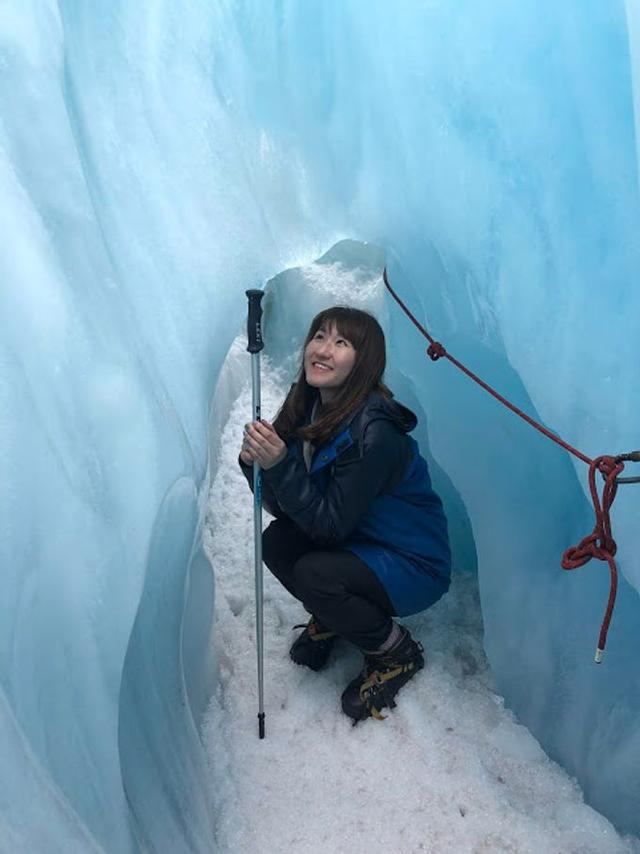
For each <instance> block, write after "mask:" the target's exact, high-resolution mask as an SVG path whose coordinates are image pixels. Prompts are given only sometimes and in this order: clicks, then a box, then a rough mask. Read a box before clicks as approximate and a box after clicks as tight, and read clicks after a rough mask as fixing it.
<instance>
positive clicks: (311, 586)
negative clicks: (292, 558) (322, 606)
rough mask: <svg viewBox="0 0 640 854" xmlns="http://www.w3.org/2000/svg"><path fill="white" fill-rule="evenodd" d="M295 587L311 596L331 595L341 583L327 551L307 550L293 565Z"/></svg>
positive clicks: (337, 590)
mask: <svg viewBox="0 0 640 854" xmlns="http://www.w3.org/2000/svg"><path fill="white" fill-rule="evenodd" d="M293 577H294V579H295V584H296V588H297V589H298V590H299V591H300V592H301V593H303V592H304V593H307V594H309V595H311V596H331V595H332V594H336V593H338V592H339V590H340V587H341V584H340V580H339V578H336V572H335V567H333V565H332V561H331V558H330V557H329V555H328V553H327V552H321V551H316V552H307V554H305V555H303V556H302V557H301V558H299V559H298V560H297V561H296V563H295V564H294V567H293Z"/></svg>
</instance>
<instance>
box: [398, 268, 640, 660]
mask: <svg viewBox="0 0 640 854" xmlns="http://www.w3.org/2000/svg"><path fill="white" fill-rule="evenodd" d="M382 277H383V279H384V283H385V285H386V287H387V290H388V291H389V293H390V294H391V296H392V297H393V298H394V300H395V301H396V302H397V303H398V305H399V306H400V308H401V309H402V310H403V311H404V313H405V314H406V315H407V317H408V318H409V320H410V321H411V322H412V323H413V324H414V326H416V328H417V329H418V330H419V331H420V333H421V334H422V335H424V337H425V338H426V339H427V340H428V341H429V347H428V348H427V355H428V356H429V358H430V359H431V360H432V361H433V362H436V361H437V360H438V359H441V358H445V359H448V360H449V361H450V362H451V363H452V364H453V365H455V366H456V368H459V369H460V370H461V371H462V372H463V373H465V374H466V375H467V376H468V377H470V378H471V379H472V380H473V381H474V382H476V383H477V384H478V385H479V386H481V388H483V389H484V390H485V391H487V392H489V394H491V395H493V397H495V398H496V400H499V401H500V403H502V404H503V405H504V406H506V407H507V409H510V410H511V411H512V412H514V413H515V414H516V415H519V416H520V418H522V419H524V420H525V421H526V422H527V423H528V424H530V425H531V426H532V427H534V428H535V429H536V430H538V431H539V432H540V433H542V434H543V435H545V436H546V437H547V438H548V439H551V441H552V442H555V443H556V445H560V447H562V448H564V449H565V450H566V451H569V453H570V454H573V455H574V456H575V457H577V458H578V459H579V460H582V462H583V463H586V464H587V465H588V466H589V488H590V490H591V499H592V501H593V508H594V511H595V517H596V523H595V527H594V529H593V531H592V532H591V534H589V535H588V536H587V537H584V539H582V540H581V541H580V542H579V543H578V545H577V546H573V547H572V548H569V549H567V550H566V551H565V553H564V555H563V556H562V568H563V569H567V570H571V569H578V567H581V566H584V564H585V563H588V561H590V560H591V558H596V559H597V560H602V561H606V562H607V563H608V564H609V578H610V586H609V599H608V601H607V607H606V610H605V614H604V618H603V620H602V625H601V626H600V634H599V636H598V647H597V649H596V656H595V660H596V662H597V663H598V664H599V663H600V662H601V661H602V653H603V652H604V648H605V645H606V642H607V633H608V631H609V624H610V622H611V617H612V614H613V608H614V605H615V601H616V593H617V590H618V569H617V566H616V562H615V560H614V556H615V553H616V550H617V546H616V542H615V540H614V539H613V536H612V534H611V519H610V516H609V511H610V509H611V505H612V504H613V501H614V499H615V497H616V492H617V489H618V484H617V482H616V478H617V477H618V475H619V474H620V472H622V471H623V469H624V463H623V462H622V459H623V458H624V459H633V460H635V461H636V462H640V454H639V453H638V452H635V453H634V454H627V455H620V456H618V457H611V456H601V457H597V459H595V460H592V459H591V458H590V457H588V456H587V455H586V454H583V453H581V451H579V450H578V449H577V448H574V447H573V446H572V445H570V444H569V443H568V442H565V441H564V440H563V439H561V438H560V437H559V436H556V435H555V434H554V433H552V432H551V431H550V430H548V429H547V428H546V427H544V426H543V425H542V424H540V423H539V422H538V421H536V420H535V419H533V418H531V417H530V416H529V415H527V414H526V412H523V411H522V410H521V409H519V408H518V407H517V406H515V405H514V404H513V403H511V402H510V401H509V400H507V399H506V398H505V397H503V396H502V395H501V394H499V393H498V392H497V391H496V390H495V389H494V388H492V387H491V386H490V385H488V384H487V383H486V382H484V380H482V379H480V377H479V376H477V375H476V374H474V373H473V371H470V370H469V369H468V368H467V367H465V365H463V364H462V362H459V361H458V360H457V359H456V358H454V357H453V356H452V355H451V354H450V353H447V351H446V349H445V348H444V346H443V345H442V344H441V343H440V342H439V341H436V340H435V339H434V338H433V337H432V336H431V335H430V334H429V333H428V332H427V330H426V329H425V328H424V326H422V324H421V323H419V322H418V321H417V320H416V318H415V317H414V316H413V314H412V313H411V312H410V311H409V309H408V308H407V306H406V305H405V304H404V303H403V302H402V300H401V299H400V297H399V296H398V295H397V293H396V292H395V291H394V290H393V288H392V287H391V285H390V284H389V278H388V276H387V269H386V267H385V269H384V271H383V274H382ZM596 471H599V472H600V473H601V474H602V476H603V478H604V481H605V484H604V487H603V490H602V503H601V502H600V498H599V496H598V490H597V488H596Z"/></svg>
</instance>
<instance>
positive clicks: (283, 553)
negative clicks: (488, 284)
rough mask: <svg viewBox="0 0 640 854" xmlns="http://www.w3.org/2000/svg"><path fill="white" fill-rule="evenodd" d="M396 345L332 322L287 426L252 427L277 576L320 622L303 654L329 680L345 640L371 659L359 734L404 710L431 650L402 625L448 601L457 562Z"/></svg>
mask: <svg viewBox="0 0 640 854" xmlns="http://www.w3.org/2000/svg"><path fill="white" fill-rule="evenodd" d="M385 365H386V350H385V340H384V333H383V331H382V329H381V327H380V325H379V323H378V322H377V320H376V319H375V318H374V317H373V316H372V315H371V314H368V313H367V312H364V311H360V310H358V309H354V308H347V307H342V306H338V307H334V308H329V309H326V310H325V311H323V312H320V314H318V315H317V316H316V317H315V318H314V320H313V321H312V323H311V327H310V329H309V332H308V334H307V337H306V340H305V343H304V347H303V352H302V363H301V366H300V370H299V376H298V380H297V382H296V383H294V384H293V386H292V387H291V390H290V392H289V394H288V395H287V398H286V400H285V401H284V403H283V405H282V408H281V409H280V412H279V413H278V416H277V418H276V419H275V422H274V424H273V425H272V424H269V423H268V422H264V421H259V422H254V423H253V424H248V425H246V427H245V434H244V438H243V443H242V450H241V452H240V465H241V467H242V469H243V471H244V473H245V475H246V477H247V480H248V482H249V485H250V486H252V485H253V474H252V466H253V463H254V462H257V463H258V464H259V465H260V466H261V467H262V468H263V469H264V477H263V501H264V504H265V506H266V508H267V509H268V510H269V512H270V513H271V514H272V515H273V516H275V517H276V518H275V521H274V522H272V523H271V525H270V526H269V527H268V528H267V530H266V531H265V532H264V534H263V558H264V562H265V563H266V564H267V566H268V567H269V569H270V570H271V572H272V573H273V574H274V575H275V576H276V578H277V579H278V580H279V581H280V582H281V583H282V584H283V586H284V587H285V588H286V589H287V590H288V591H289V592H290V593H291V594H292V595H293V596H295V597H296V598H297V599H298V600H299V601H300V602H302V604H303V605H304V607H305V609H306V610H307V611H308V612H309V614H310V615H311V618H310V620H309V622H308V624H307V625H306V627H305V629H304V631H303V632H302V633H301V635H300V636H299V637H298V638H297V639H296V641H295V642H294V644H293V646H292V647H291V650H290V655H291V658H292V659H293V661H294V662H296V663H297V664H302V665H305V666H307V667H310V668H311V669H312V670H319V669H320V668H321V667H324V666H325V664H327V662H328V660H329V657H330V654H331V651H332V649H333V647H334V643H335V640H336V639H337V638H338V637H339V636H341V637H343V638H345V639H346V640H347V641H349V642H351V643H353V644H355V646H357V647H358V648H359V649H360V650H361V651H362V653H363V655H364V664H363V667H362V670H361V672H360V673H359V674H358V675H357V676H356V677H355V678H354V679H353V680H352V681H351V682H350V683H349V684H348V685H347V687H346V688H345V690H344V692H343V694H342V708H343V711H344V712H345V713H346V714H347V715H349V716H350V717H351V718H352V719H353V720H354V721H355V722H357V721H359V720H362V719H364V718H367V717H369V716H373V717H375V718H381V717H382V715H381V709H383V708H385V707H389V708H393V706H394V705H395V701H394V697H395V695H396V694H397V692H398V691H399V690H400V688H401V687H402V686H403V685H404V684H405V683H406V682H408V681H409V679H411V678H412V677H413V676H414V675H415V674H416V672H417V671H418V670H420V669H421V668H422V667H423V666H424V656H423V650H422V646H421V645H420V643H419V642H417V641H415V640H414V639H413V638H412V637H411V635H410V633H409V631H408V630H407V629H406V628H405V627H403V626H400V625H398V624H397V623H396V622H395V621H394V620H393V617H394V616H406V615H409V614H415V613H418V612H420V611H423V610H425V609H426V608H428V607H429V606H430V605H432V604H434V602H436V601H437V600H438V599H440V597H441V596H442V595H443V594H444V593H445V592H446V591H447V589H448V587H449V579H450V564H451V559H450V551H449V541H448V535H447V523H446V519H445V516H444V512H443V509H442V503H441V501H440V498H439V497H438V496H437V495H436V493H435V492H434V490H433V488H432V486H431V480H430V477H429V472H428V469H427V464H426V462H425V460H424V459H423V458H422V456H421V455H420V452H419V449H418V446H417V443H416V442H415V440H414V439H412V438H410V437H409V436H408V435H407V434H408V433H409V432H410V431H411V430H413V429H414V428H415V426H416V423H417V419H416V417H415V415H414V414H413V413H412V412H411V411H410V410H409V409H407V408H406V407H405V406H402V404H400V403H397V402H396V401H395V400H394V399H393V394H392V393H391V391H390V390H389V389H388V388H387V387H386V385H385V384H384V382H383V375H384V370H385Z"/></svg>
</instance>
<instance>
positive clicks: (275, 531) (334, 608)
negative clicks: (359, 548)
mask: <svg viewBox="0 0 640 854" xmlns="http://www.w3.org/2000/svg"><path fill="white" fill-rule="evenodd" d="M262 557H263V560H264V562H265V563H266V565H267V566H268V567H269V569H270V570H271V572H272V573H273V574H274V575H275V577H276V578H277V579H278V581H280V583H281V584H283V585H284V586H285V587H286V588H287V590H288V591H289V592H290V593H291V594H292V595H293V596H295V597H296V599H298V600H299V601H300V602H302V604H303V605H304V607H305V608H306V610H307V611H308V612H309V613H310V614H313V615H314V616H315V617H316V618H317V619H318V620H319V621H320V622H321V623H322V624H323V625H324V626H326V627H327V628H328V629H331V630H332V631H334V632H336V633H337V634H339V635H342V636H343V637H345V638H346V639H347V640H349V641H351V643H353V644H355V645H356V646H358V647H360V649H365V650H374V649H377V648H378V647H379V646H381V645H382V644H383V643H384V642H385V641H386V639H387V638H388V637H389V633H390V632H391V628H392V625H393V623H392V620H391V617H392V616H393V615H394V608H393V605H392V604H391V601H390V599H389V597H388V596H387V592H386V590H385V589H384V587H383V586H382V583H381V581H380V580H379V579H378V576H377V575H376V574H375V572H374V571H373V570H372V569H369V567H368V566H367V564H366V563H364V561H362V560H360V558H359V557H357V556H356V555H354V554H353V553H352V552H350V551H347V550H346V549H319V548H318V546H317V545H316V544H315V543H313V542H312V541H311V540H310V539H309V538H308V537H307V536H306V534H304V533H303V532H302V531H301V530H300V528H298V526H297V525H295V524H294V523H293V522H292V521H291V520H290V519H286V518H284V519H276V520H275V522H272V523H271V524H270V525H269V527H268V528H267V529H266V531H265V532H264V533H263V535H262Z"/></svg>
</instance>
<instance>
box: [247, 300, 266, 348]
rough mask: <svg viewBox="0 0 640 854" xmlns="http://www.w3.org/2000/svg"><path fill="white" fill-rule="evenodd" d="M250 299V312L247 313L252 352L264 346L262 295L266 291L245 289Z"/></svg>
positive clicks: (248, 338)
mask: <svg viewBox="0 0 640 854" xmlns="http://www.w3.org/2000/svg"><path fill="white" fill-rule="evenodd" d="M245 293H246V295H247V299H248V300H249V313H248V315H247V340H248V345H247V350H248V351H249V352H250V353H259V352H260V350H262V348H263V347H264V342H263V340H262V326H261V325H260V323H261V320H262V305H261V304H260V303H261V301H262V297H263V296H264V291H258V290H253V289H252V290H250V291H245Z"/></svg>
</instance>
